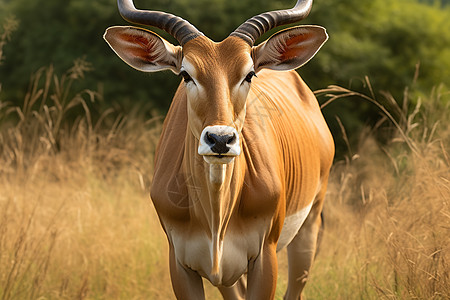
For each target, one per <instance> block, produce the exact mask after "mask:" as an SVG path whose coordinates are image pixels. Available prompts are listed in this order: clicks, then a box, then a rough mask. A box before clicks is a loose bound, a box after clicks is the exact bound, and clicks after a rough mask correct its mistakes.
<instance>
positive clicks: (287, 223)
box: [277, 201, 313, 251]
mask: <svg viewBox="0 0 450 300" xmlns="http://www.w3.org/2000/svg"><path fill="white" fill-rule="evenodd" d="M312 205H313V201H312V202H311V203H310V204H309V205H308V206H306V207H305V208H302V209H301V210H299V211H298V212H296V213H295V214H293V215H290V216H287V217H286V218H285V219H284V224H283V229H282V230H281V235H280V238H279V240H278V245H277V251H280V250H281V249H283V248H284V247H286V246H287V245H288V244H289V243H290V242H291V241H292V240H293V239H294V237H295V235H296V234H297V233H298V231H299V230H300V227H302V225H303V223H304V222H305V220H306V217H308V214H309V212H310V211H311V207H312Z"/></svg>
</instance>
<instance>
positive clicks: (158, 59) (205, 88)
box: [104, 0, 328, 164]
mask: <svg viewBox="0 0 450 300" xmlns="http://www.w3.org/2000/svg"><path fill="white" fill-rule="evenodd" d="M118 5H119V11H120V13H121V15H122V16H123V17H124V18H125V19H126V20H128V21H130V22H133V23H137V24H141V25H150V26H154V27H158V28H160V29H163V30H164V31H166V32H168V33H169V34H171V35H172V36H173V37H175V38H176V40H177V41H178V42H179V43H180V46H175V45H172V44H171V43H169V42H167V41H166V40H164V39H163V38H161V37H160V36H158V35H157V34H155V33H153V32H151V31H149V30H145V29H142V28H138V27H131V26H114V27H110V28H108V29H107V30H106V33H105V35H104V38H105V40H106V41H107V43H108V44H109V45H110V46H111V48H112V49H113V50H114V51H115V52H116V53H117V55H118V56H119V57H120V58H122V60H124V61H125V62H126V63H127V64H129V65H130V66H132V67H133V68H135V69H137V70H140V71H143V72H155V71H160V70H165V69H169V70H171V71H172V72H174V73H175V74H179V75H181V76H182V77H183V80H184V83H182V84H184V85H185V91H186V95H187V100H188V108H187V109H188V124H189V128H190V130H191V132H192V134H193V135H194V136H195V137H196V138H197V139H198V141H199V147H198V153H199V154H200V155H202V156H203V157H204V159H205V161H206V162H208V163H215V164H223V163H229V162H231V161H232V160H233V159H234V157H236V156H238V155H239V154H240V152H241V146H240V142H239V141H240V135H241V131H242V128H243V124H244V120H245V114H246V102H247V95H248V93H249V90H250V85H251V82H252V78H253V77H254V76H257V74H258V72H259V71H260V70H262V69H264V68H268V69H273V70H280V71H284V70H292V69H296V68H298V67H300V66H302V65H303V64H305V63H306V62H307V61H308V60H310V59H311V58H312V57H313V56H314V55H315V53H316V52H317V51H318V50H319V49H320V47H321V46H322V45H323V43H324V42H325V41H326V40H327V38H328V36H327V34H326V32H325V29H324V28H323V27H319V26H297V27H293V28H289V29H286V30H283V31H280V32H278V33H276V34H274V35H273V36H271V37H270V38H269V39H267V40H266V41H265V42H263V43H261V44H259V45H258V46H254V43H255V41H256V40H257V39H258V38H259V37H260V36H261V35H262V34H263V33H265V32H267V31H269V30H270V29H272V28H275V27H277V26H280V25H284V24H290V23H294V22H298V21H300V20H302V19H303V18H305V17H306V16H307V15H308V14H309V11H310V10H311V6H312V0H298V1H297V4H296V5H295V7H294V8H292V9H288V10H279V11H272V12H267V13H263V14H260V15H257V16H255V17H253V18H251V19H249V20H247V21H246V22H245V23H243V24H242V25H241V26H239V27H238V28H237V29H236V30H235V31H234V32H233V33H231V34H230V36H229V37H227V38H226V39H225V40H223V41H222V42H219V43H216V42H213V41H212V40H210V39H209V38H207V37H206V36H204V35H203V34H202V33H201V32H200V31H198V30H197V29H196V28H195V27H194V26H193V25H191V24H190V23H189V22H187V21H186V20H183V19H182V18H180V17H177V16H174V15H171V14H168V13H164V12H158V11H147V10H146V11H143V10H138V9H136V8H135V7H134V5H133V1H132V0H118Z"/></svg>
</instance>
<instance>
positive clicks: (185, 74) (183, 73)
mask: <svg viewBox="0 0 450 300" xmlns="http://www.w3.org/2000/svg"><path fill="white" fill-rule="evenodd" d="M180 75H181V76H182V77H183V79H184V82H185V83H188V82H189V81H192V77H191V75H189V74H188V72H186V71H182V72H181V73H180Z"/></svg>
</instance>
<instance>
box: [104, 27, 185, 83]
mask: <svg viewBox="0 0 450 300" xmlns="http://www.w3.org/2000/svg"><path fill="white" fill-rule="evenodd" d="M103 38H104V39H105V40H106V42H107V43H108V45H109V46H110V47H111V48H112V49H113V50H114V52H116V54H117V55H118V56H119V57H120V58H121V59H122V60H123V61H124V62H126V63H127V64H129V65H130V66H131V67H133V68H135V69H137V70H139V71H143V72H156V71H161V70H167V69H169V70H171V71H172V72H174V73H175V74H178V73H180V68H181V59H182V54H181V47H180V46H174V45H172V44H171V43H169V42H167V41H166V40H164V39H163V38H162V37H160V36H159V35H157V34H156V33H153V32H151V31H149V30H145V29H143V28H138V27H132V26H113V27H109V28H108V29H106V32H105V34H104V36H103Z"/></svg>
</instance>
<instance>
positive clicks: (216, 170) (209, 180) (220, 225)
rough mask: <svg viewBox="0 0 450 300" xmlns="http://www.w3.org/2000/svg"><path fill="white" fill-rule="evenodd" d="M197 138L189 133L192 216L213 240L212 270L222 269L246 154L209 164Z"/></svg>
mask: <svg viewBox="0 0 450 300" xmlns="http://www.w3.org/2000/svg"><path fill="white" fill-rule="evenodd" d="M197 147H198V140H196V139H195V138H194V136H193V135H192V134H191V133H188V136H187V138H186V147H185V157H184V162H185V171H186V175H187V176H186V178H187V187H188V193H189V201H190V203H189V204H190V205H189V207H190V215H191V220H195V221H196V223H197V224H198V225H199V227H200V230H203V231H204V232H205V233H206V234H207V236H208V237H209V239H210V240H211V259H212V274H214V273H218V272H219V265H220V261H221V257H222V250H223V240H224V236H225V233H226V231H227V228H228V225H229V223H230V219H231V218H232V215H233V212H235V211H236V210H237V208H238V199H239V191H240V190H241V187H242V185H243V178H244V176H243V171H242V170H243V168H242V167H241V166H242V164H243V156H244V155H240V156H238V157H236V158H235V159H234V160H233V161H232V162H230V163H229V164H208V163H206V162H205V161H204V160H203V157H201V156H199V155H198V153H197Z"/></svg>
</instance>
